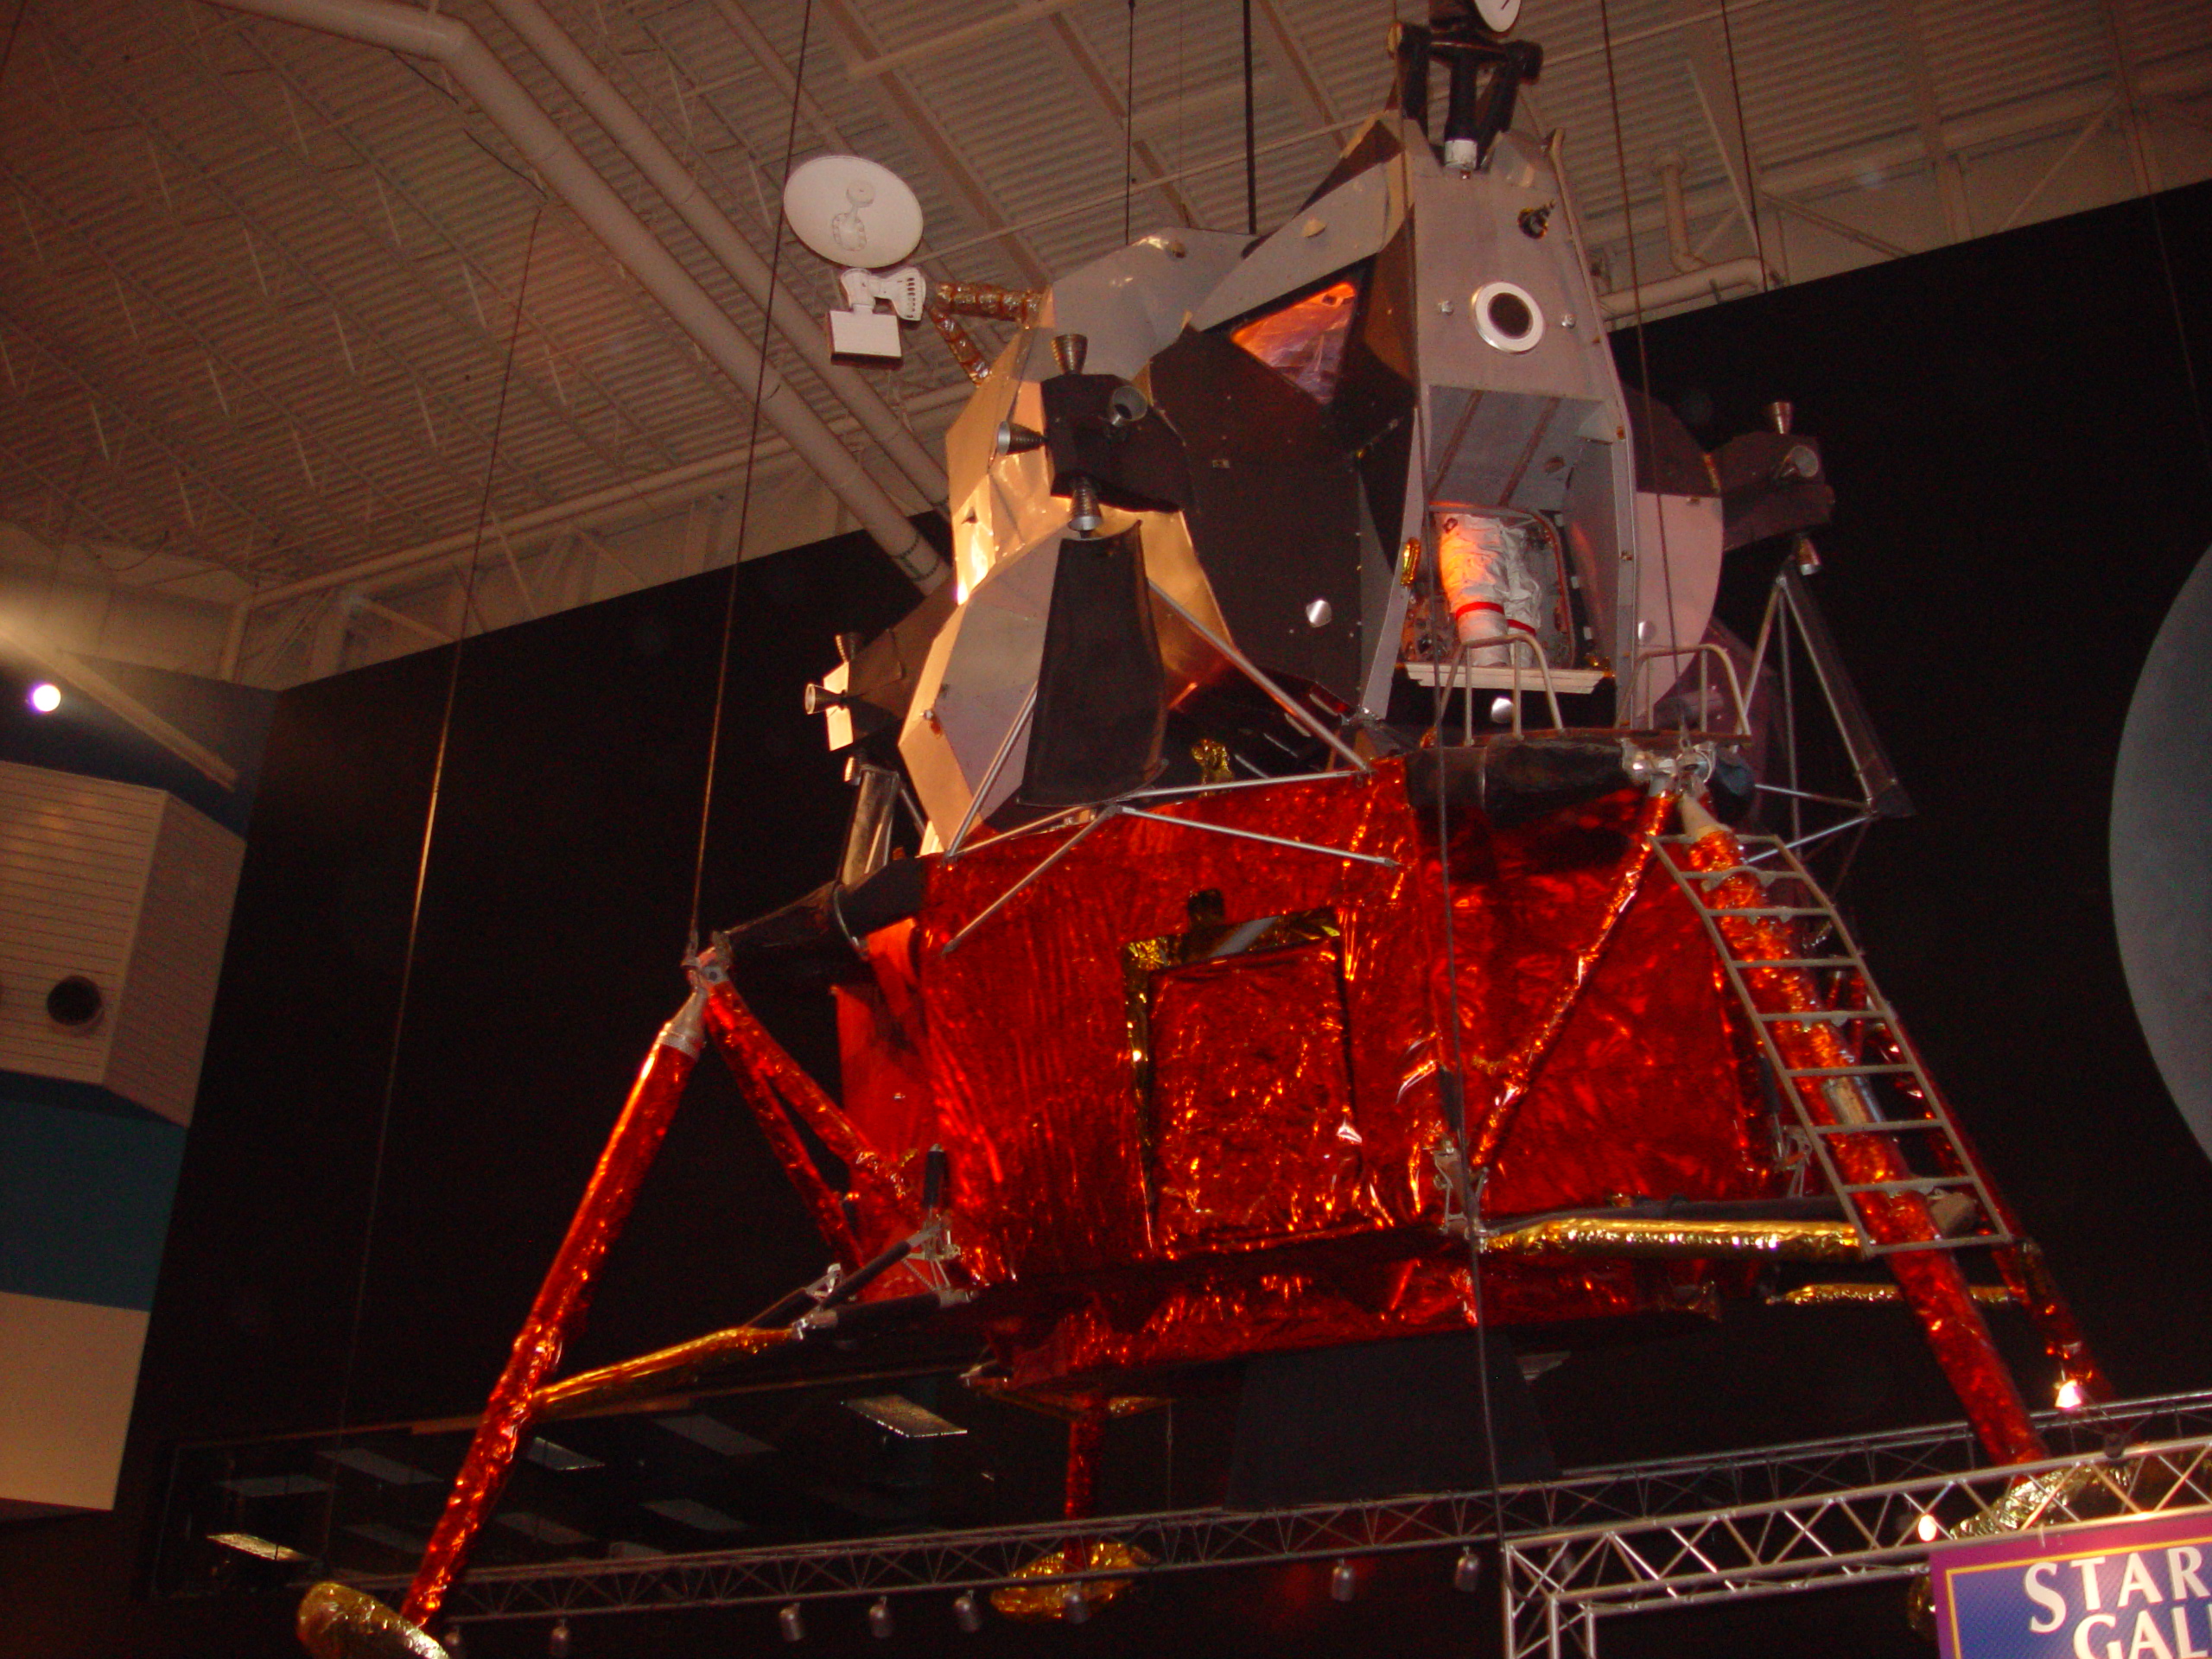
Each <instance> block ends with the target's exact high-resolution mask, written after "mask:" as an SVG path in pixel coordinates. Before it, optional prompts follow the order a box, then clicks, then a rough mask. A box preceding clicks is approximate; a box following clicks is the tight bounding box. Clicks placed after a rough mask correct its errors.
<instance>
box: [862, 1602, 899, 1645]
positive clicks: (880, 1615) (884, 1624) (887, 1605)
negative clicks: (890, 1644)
mask: <svg viewBox="0 0 2212 1659" xmlns="http://www.w3.org/2000/svg"><path fill="white" fill-rule="evenodd" d="M893 1628H894V1627H893V1624H892V1623H891V1598H890V1597H888V1596H878V1597H877V1598H876V1599H874V1601H872V1602H870V1603H869V1604H868V1634H869V1635H870V1636H872V1637H875V1638H876V1640H878V1641H879V1642H882V1641H888V1640H889V1639H890V1637H891V1632H892V1630H893Z"/></svg>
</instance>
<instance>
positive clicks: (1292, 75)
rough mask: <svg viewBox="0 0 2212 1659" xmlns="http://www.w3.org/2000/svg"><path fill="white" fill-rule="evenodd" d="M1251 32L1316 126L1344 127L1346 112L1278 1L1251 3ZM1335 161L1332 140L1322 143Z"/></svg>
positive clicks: (1327, 139) (1269, 0) (1326, 127)
mask: <svg viewBox="0 0 2212 1659" xmlns="http://www.w3.org/2000/svg"><path fill="white" fill-rule="evenodd" d="M1252 32H1253V35H1254V36H1255V41H1256V44H1257V45H1258V46H1259V48H1260V50H1261V51H1262V53H1264V54H1266V56H1267V58H1268V60H1269V61H1270V62H1271V63H1273V64H1274V67H1275V72H1276V73H1278V74H1279V75H1281V77H1282V79H1284V81H1286V82H1287V84H1288V85H1289V86H1290V88H1291V90H1292V92H1294V94H1295V95H1296V97H1297V99H1298V101H1299V102H1300V104H1302V105H1305V106H1306V111H1308V112H1309V113H1310V114H1311V115H1312V116H1313V120H1314V122H1315V123H1316V124H1317V125H1319V126H1320V127H1322V128H1325V129H1333V128H1337V127H1340V126H1342V125H1343V124H1344V113H1343V111H1340V110H1338V108H1337V101H1336V99H1333V98H1331V97H1330V96H1329V88H1328V84H1327V83H1326V82H1325V81H1324V80H1323V79H1321V76H1320V73H1319V71H1318V70H1316V69H1315V68H1314V67H1313V59H1311V58H1309V57H1307V56H1306V48H1305V47H1304V46H1303V45H1301V44H1300V41H1299V39H1298V34H1297V31H1296V30H1294V29H1292V28H1291V26H1290V24H1289V22H1287V20H1286V19H1285V18H1284V16H1283V15H1282V9H1281V7H1280V6H1278V5H1277V4H1276V3H1275V0H1252ZM1320 143H1321V144H1322V146H1323V147H1325V149H1328V150H1329V151H1330V153H1331V156H1332V159H1333V158H1334V154H1335V148H1336V146H1335V144H1334V143H1333V141H1332V139H1331V138H1329V137H1323V138H1322V139H1321V140H1320Z"/></svg>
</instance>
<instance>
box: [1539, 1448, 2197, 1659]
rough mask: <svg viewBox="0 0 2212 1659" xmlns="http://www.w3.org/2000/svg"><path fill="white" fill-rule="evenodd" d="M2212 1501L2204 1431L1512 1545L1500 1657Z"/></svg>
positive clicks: (1591, 1643)
mask: <svg viewBox="0 0 2212 1659" xmlns="http://www.w3.org/2000/svg"><path fill="white" fill-rule="evenodd" d="M2208 1502H2212V1433H2206V1432H2204V1431H2203V1430H2202V1429H2200V1431H2199V1432H2198V1433H2195V1434H2191V1435H2189V1436H2186V1437H2184V1438H2182V1439H2177V1440H2158V1441H2152V1442H2148V1443H2137V1444H2133V1445H2127V1446H2114V1447H2112V1448H2109V1449H2100V1450H2098V1451H2095V1452H2089V1453H2088V1454H2086V1455H2079V1454H2077V1455H2075V1456H2073V1457H2069V1458H2056V1459H2050V1460H2049V1461H2048V1462H2044V1463H2033V1464H2021V1465H2014V1466H2012V1467H2006V1468H1996V1469H1977V1470H1973V1471H1964V1472H1960V1473H1953V1474H1937V1475H1923V1476H1920V1477H1917V1478H1912V1479H1907V1480H1899V1481H1892V1482H1889V1483H1886V1484H1880V1485H1872V1486H1860V1487H1854V1488H1852V1489H1849V1490H1846V1491H1829V1492H1814V1493H1808V1494H1807V1495H1804V1496H1802V1497H1794V1498H1788V1499H1782V1500H1777V1501H1770V1502H1765V1503H1737V1504H1731V1505H1728V1506H1726V1507H1725V1508H1717V1509H1711V1510H1701V1511H1697V1512H1694V1513H1690V1514H1684V1515H1672V1516H1647V1517H1642V1518H1638V1519H1636V1520H1633V1521H1629V1522H1615V1523H1611V1524H1601V1525H1595V1526H1584V1527H1579V1528H1574V1529H1566V1530H1561V1531H1558V1532H1553V1533H1548V1534H1540V1535H1535V1536H1531V1537H1523V1538H1511V1539H1509V1540H1508V1541H1506V1544H1505V1547H1504V1550H1503V1575H1504V1580H1505V1583H1504V1590H1505V1599H1506V1618H1507V1620H1508V1627H1509V1628H1508V1637H1507V1648H1506V1655H1507V1659H1535V1656H1539V1655H1541V1656H1544V1659H1563V1656H1566V1655H1568V1654H1573V1655H1577V1656H1580V1659H1595V1656H1596V1653H1597V1621H1598V1620H1599V1618H1601V1617H1605V1616H1608V1615H1618V1614H1621V1613H1630V1612H1643V1611H1653V1610H1656V1609H1660V1608H1666V1607H1688V1606H1694V1605H1699V1604H1700V1603H1703V1602H1708V1601H1718V1600H1722V1599H1731V1600H1740V1599H1744V1598H1745V1597H1749V1596H1772V1595H1784V1594H1788V1593H1790V1592H1796V1591H1801V1590H1812V1589H1818V1588H1822V1587H1826V1586H1832V1585H1834V1584H1837V1583H1840V1582H1843V1581H1845V1580H1884V1579H1905V1578H1910V1577H1912V1576H1914V1575H1915V1574H1916V1573H1920V1572H1922V1571H1923V1569H1924V1567H1925V1565H1926V1562H1927V1558H1928V1552H1929V1547H1930V1546H1931V1544H1933V1543H1934V1542H1936V1541H1939V1540H1942V1539H1943V1538H1945V1537H1947V1536H1948V1535H1951V1534H1952V1533H1953V1532H1954V1531H1955V1530H1957V1529H1965V1532H1966V1535H1974V1533H1975V1532H1976V1531H1977V1530H1978V1529H1976V1528H1975V1526H1974V1523H1975V1522H1978V1521H1983V1522H1986V1520H1987V1518H1990V1517H1996V1516H2003V1517H2004V1522H2005V1524H2004V1527H2003V1529H2004V1530H2016V1529H2024V1528H2034V1527H2046V1526H2063V1525H2068V1524H2069V1523H2072V1522H2081V1521H2093V1520H2101V1519H2105V1518H2107V1517H2109V1516H2119V1515H2154V1514H2159V1513H2163V1512H2164V1511H2166V1510H2180V1509H2192V1508H2196V1507H2198V1506H2201V1505H2202V1504H2204V1503H2208Z"/></svg>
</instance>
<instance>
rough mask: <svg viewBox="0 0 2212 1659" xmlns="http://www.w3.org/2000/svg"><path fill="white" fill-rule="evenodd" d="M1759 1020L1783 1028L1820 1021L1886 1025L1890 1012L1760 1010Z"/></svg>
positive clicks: (1834, 1009)
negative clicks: (1770, 1012)
mask: <svg viewBox="0 0 2212 1659" xmlns="http://www.w3.org/2000/svg"><path fill="white" fill-rule="evenodd" d="M1759 1018H1760V1019H1762V1020H1773V1021H1774V1022H1775V1023H1776V1024H1777V1025H1785V1026H1786V1025H1790V1024H1793V1023H1798V1022H1802V1023H1804V1024H1808V1025H1809V1024H1812V1023H1813V1022H1814V1021H1815V1020H1874V1021H1875V1022H1876V1023H1878V1024H1880V1025H1888V1024H1889V1023H1890V1011H1889V1010H1888V1009H1887V1008H1813V1009H1810V1010H1808V1011H1807V1012H1805V1013H1802V1014H1769V1013H1767V1012H1766V1011H1765V1010H1764V1009H1762V1010H1760V1012H1759Z"/></svg>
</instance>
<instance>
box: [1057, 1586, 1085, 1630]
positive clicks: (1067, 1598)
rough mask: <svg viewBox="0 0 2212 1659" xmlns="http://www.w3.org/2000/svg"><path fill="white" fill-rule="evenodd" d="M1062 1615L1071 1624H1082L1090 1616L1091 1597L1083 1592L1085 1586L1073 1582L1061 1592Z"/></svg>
mask: <svg viewBox="0 0 2212 1659" xmlns="http://www.w3.org/2000/svg"><path fill="white" fill-rule="evenodd" d="M1060 1617H1061V1618H1064V1619H1065V1620H1067V1622H1068V1623H1069V1624H1082V1623H1083V1622H1084V1620H1085V1619H1087V1618H1090V1597H1088V1596H1086V1595H1084V1593H1083V1586H1081V1585H1079V1584H1071V1585H1069V1586H1067V1587H1066V1588H1065V1589H1064V1590H1062V1591H1061V1592H1060Z"/></svg>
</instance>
